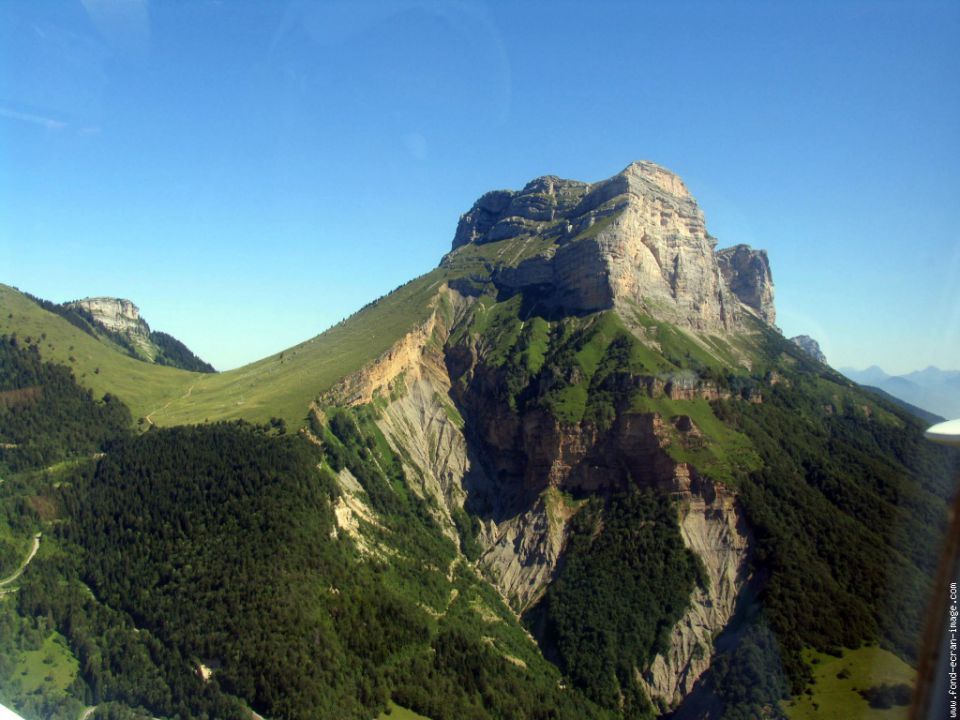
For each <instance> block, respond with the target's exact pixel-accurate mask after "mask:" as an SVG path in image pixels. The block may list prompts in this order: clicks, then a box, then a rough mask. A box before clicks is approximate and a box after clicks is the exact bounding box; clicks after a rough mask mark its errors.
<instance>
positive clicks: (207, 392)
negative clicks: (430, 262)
mask: <svg viewBox="0 0 960 720" xmlns="http://www.w3.org/2000/svg"><path fill="white" fill-rule="evenodd" d="M444 275H445V274H444V273H443V272H442V271H439V270H436V271H434V272H432V273H428V274H427V275H423V276H421V277H420V278H417V279H416V280H413V281H411V282H409V283H407V284H406V285H404V286H403V287H401V288H398V289H397V290H396V291H394V292H393V293H391V294H389V295H387V296H386V297H384V298H381V299H380V300H378V301H376V302H374V303H371V304H370V305H368V306H367V307H365V308H364V309H363V310H361V311H360V312H358V313H357V314H356V315H354V316H353V317H351V318H350V319H349V320H348V321H346V322H343V323H341V324H339V325H336V326H335V327H332V328H330V329H329V330H327V331H326V332H324V333H322V334H320V335H318V336H316V337H314V338H312V339H310V340H307V341H306V342H303V343H301V344H299V345H296V346H295V347H292V348H289V349H287V350H284V351H283V352H281V353H278V354H276V355H272V356H270V357H267V358H264V359H262V360H259V361H257V362H254V363H251V364H250V365H245V366H244V367H241V368H237V369H236V370H230V371H228V372H223V373H217V374H207V373H195V372H186V371H183V370H178V369H175V368H170V367H164V366H160V365H152V364H149V363H145V362H140V361H138V360H134V359H133V358H130V357H128V356H127V355H125V354H124V353H122V352H118V351H117V350H116V349H115V348H114V347H113V346H111V345H108V344H106V343H103V342H99V341H98V340H96V339H95V338H92V337H90V336H89V335H87V334H85V333H83V332H81V331H80V330H78V329H77V328H75V327H74V326H73V325H71V324H70V323H68V322H66V321H65V320H63V319H62V318H60V317H58V316H57V315H54V314H53V313H50V312H47V311H46V310H44V309H43V308H41V307H39V306H38V305H37V304H36V303H34V302H33V301H31V300H30V299H29V298H27V297H25V296H24V295H23V294H21V293H20V292H18V291H17V290H15V289H14V288H11V287H9V286H6V285H0V335H10V334H13V333H16V334H17V336H18V337H19V338H20V340H21V341H25V339H26V338H27V337H29V338H30V339H31V340H32V341H34V342H35V343H36V344H37V347H38V349H39V351H40V354H41V356H42V357H43V358H44V359H46V360H53V361H55V362H59V363H63V364H65V365H68V366H69V367H71V368H72V369H73V371H74V374H75V375H76V377H77V380H78V381H79V382H80V383H81V384H82V385H85V386H87V387H89V388H91V389H92V390H93V392H94V394H96V395H98V396H99V395H102V394H103V393H107V392H109V393H112V394H114V395H117V396H118V397H119V398H120V399H121V400H123V401H124V402H125V403H126V404H127V405H128V406H129V407H130V409H131V411H132V413H133V417H134V418H135V419H137V418H147V420H148V421H149V422H151V423H154V424H157V425H179V424H188V423H200V422H206V421H214V420H230V419H238V418H240V419H245V420H250V421H254V422H259V421H265V420H269V419H270V418H271V417H280V418H283V419H284V420H286V421H287V424H288V425H289V426H291V427H298V426H299V425H301V424H302V423H303V421H304V419H305V417H306V414H307V407H308V405H309V404H310V401H311V400H313V399H314V398H315V397H316V396H317V395H318V394H319V393H321V392H323V391H325V390H327V389H329V388H330V387H331V386H332V385H333V384H334V383H335V382H336V381H337V380H339V379H340V378H341V377H343V376H344V375H346V374H348V373H350V372H353V371H355V370H357V369H359V368H360V367H361V366H362V365H363V364H364V363H366V362H369V361H370V360H373V359H374V358H376V357H377V356H378V355H380V354H381V353H383V352H385V351H386V350H387V349H388V348H389V347H390V346H391V345H392V344H393V343H395V342H396V341H397V340H399V339H400V338H401V337H402V336H403V335H404V333H406V332H408V331H409V330H410V328H412V327H413V326H414V325H415V324H417V323H419V322H422V321H423V320H425V319H426V318H427V316H428V314H429V311H430V305H431V300H432V299H433V298H434V296H435V295H436V292H437V290H438V289H439V288H440V285H441V283H442V282H443V279H444Z"/></svg>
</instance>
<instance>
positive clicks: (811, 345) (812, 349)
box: [790, 335, 827, 365]
mask: <svg viewBox="0 0 960 720" xmlns="http://www.w3.org/2000/svg"><path fill="white" fill-rule="evenodd" d="M790 342H792V343H793V344H794V345H796V346H797V347H798V348H800V349H801V350H803V351H804V352H805V353H806V354H807V355H809V356H810V357H812V358H813V359H814V360H816V361H817V362H822V363H823V364H824V365H826V364H827V356H826V355H824V354H823V350H821V349H820V343H818V342H817V341H816V340H814V339H813V338H812V337H810V336H809V335H797V336H796V337H792V338H790Z"/></svg>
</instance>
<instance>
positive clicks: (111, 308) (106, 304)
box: [64, 297, 156, 360]
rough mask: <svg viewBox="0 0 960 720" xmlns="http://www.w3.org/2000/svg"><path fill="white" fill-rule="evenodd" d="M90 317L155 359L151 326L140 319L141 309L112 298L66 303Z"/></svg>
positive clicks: (143, 353) (122, 300) (148, 356)
mask: <svg viewBox="0 0 960 720" xmlns="http://www.w3.org/2000/svg"><path fill="white" fill-rule="evenodd" d="M64 305H65V306H66V307H69V308H78V309H80V310H82V311H84V312H86V313H88V314H89V315H90V317H92V318H93V320H94V322H96V323H97V324H99V325H101V326H102V327H103V328H105V329H106V330H108V331H110V332H112V333H116V334H117V335H119V336H121V337H123V338H126V339H127V341H129V342H130V343H131V344H132V345H133V346H134V347H135V348H136V350H137V351H138V352H139V353H140V354H142V355H143V356H145V357H147V358H149V359H151V360H152V359H153V357H154V355H156V348H155V347H154V344H153V343H152V342H151V340H150V326H149V325H147V322H146V321H145V320H144V319H143V318H142V317H140V308H138V307H137V306H136V305H134V304H133V303H132V302H130V301H129V300H124V299H123V298H112V297H95V298H84V299H83V300H74V301H73V302H68V303H64Z"/></svg>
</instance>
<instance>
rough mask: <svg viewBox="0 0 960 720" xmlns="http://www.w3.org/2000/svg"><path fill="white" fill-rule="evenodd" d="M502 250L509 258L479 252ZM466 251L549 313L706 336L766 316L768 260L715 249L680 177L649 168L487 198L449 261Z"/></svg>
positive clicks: (505, 287)
mask: <svg viewBox="0 0 960 720" xmlns="http://www.w3.org/2000/svg"><path fill="white" fill-rule="evenodd" d="M506 243H510V244H511V250H510V252H504V251H502V250H499V251H496V252H495V251H494V250H493V247H491V249H490V250H489V251H487V250H486V249H484V248H483V246H486V245H490V246H496V247H499V245H500V244H506ZM467 246H473V247H474V248H476V249H477V251H478V252H481V253H485V254H488V256H489V257H491V258H494V257H495V258H496V260H495V261H494V262H493V263H492V265H493V267H492V271H493V280H494V282H495V283H496V285H497V286H498V288H499V289H500V290H501V291H504V292H508V293H509V292H523V293H524V294H525V296H527V295H529V296H531V297H532V298H533V300H532V301H533V302H535V303H537V304H539V305H540V306H541V307H542V309H544V310H547V311H550V310H552V311H555V312H561V313H586V312H594V311H598V310H606V309H611V308H617V309H619V310H621V311H625V312H631V311H640V312H643V313H644V314H647V315H650V316H652V317H655V318H657V319H659V320H663V321H666V322H671V323H675V324H677V325H680V326H682V327H686V328H690V329H693V330H699V331H712V332H716V331H731V330H735V329H736V328H738V327H739V325H740V324H741V323H742V321H743V318H744V317H745V316H746V315H754V316H757V317H759V318H760V319H762V320H763V321H765V322H767V323H770V324H772V323H773V322H774V320H775V318H776V313H775V311H774V308H773V280H772V277H771V274H770V267H769V264H768V262H767V256H766V253H765V252H764V251H762V250H759V251H758V250H752V249H751V248H749V247H747V246H746V245H738V246H736V247H735V248H732V249H730V250H723V251H720V252H717V251H716V250H715V247H716V240H715V239H714V238H713V237H712V236H711V235H710V234H709V233H708V232H707V228H706V224H705V222H704V217H703V213H702V212H701V210H700V208H699V207H698V205H697V203H696V200H694V198H693V196H692V195H691V194H690V192H689V191H688V190H687V188H686V186H685V185H684V183H683V181H682V180H680V178H679V177H677V176H676V175H674V174H673V173H672V172H670V171H669V170H666V169H664V168H662V167H660V166H659V165H656V164H654V163H651V162H646V161H642V162H636V163H633V164H631V165H629V166H628V167H627V168H626V169H624V170H623V171H622V172H620V173H618V174H617V175H614V176H613V177H611V178H609V179H607V180H603V181H601V182H597V183H593V184H588V183H582V182H577V181H573V180H561V179H560V178H557V177H553V176H546V177H541V178H537V179H536V180H533V181H532V182H530V183H528V184H527V185H526V187H524V188H523V189H522V190H520V191H518V192H513V191H508V190H498V191H494V192H489V193H487V194H485V195H483V196H482V197H481V198H480V199H479V200H477V202H476V203H475V204H474V205H473V207H472V208H471V209H470V210H469V211H468V212H467V213H465V214H464V215H463V216H462V217H461V218H460V222H459V225H458V227H457V231H456V234H455V236H454V241H453V249H452V252H451V253H450V255H448V256H447V262H448V263H449V262H452V261H453V260H455V259H456V258H457V256H458V253H463V252H465V251H466V250H465V248H466V247H467Z"/></svg>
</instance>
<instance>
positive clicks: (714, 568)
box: [641, 480, 750, 709]
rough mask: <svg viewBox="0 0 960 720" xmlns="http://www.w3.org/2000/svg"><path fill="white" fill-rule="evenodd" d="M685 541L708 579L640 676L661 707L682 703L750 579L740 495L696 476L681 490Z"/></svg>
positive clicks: (701, 674) (678, 491) (707, 662)
mask: <svg viewBox="0 0 960 720" xmlns="http://www.w3.org/2000/svg"><path fill="white" fill-rule="evenodd" d="M677 497H678V498H679V502H680V532H681V534H682V536H683V541H684V543H685V544H686V546H687V547H688V548H690V549H691V550H692V551H693V552H694V553H696V554H697V556H698V557H699V558H700V559H701V560H702V561H703V567H704V569H705V570H706V573H707V577H708V578H709V583H708V585H707V588H706V589H703V588H699V587H698V588H696V589H695V590H694V594H693V597H691V599H690V607H689V608H688V609H687V611H686V613H684V615H683V617H682V618H680V620H679V621H678V622H677V624H676V625H674V627H673V630H672V632H671V637H670V650H669V651H668V652H667V653H665V654H662V655H657V657H656V658H654V661H653V663H651V665H650V667H649V669H648V670H647V671H646V672H645V673H643V674H642V675H641V678H642V682H643V684H644V686H645V688H646V690H647V694H648V695H650V697H651V698H652V699H653V700H655V701H656V702H657V703H658V705H659V706H660V707H661V708H662V709H670V708H674V707H676V706H677V705H679V703H680V701H681V700H683V698H684V697H686V696H687V695H688V694H689V693H690V692H691V691H692V690H693V687H694V685H695V684H696V682H697V680H698V679H700V677H702V676H703V674H704V673H705V672H706V671H707V670H708V669H709V667H710V661H711V655H712V652H713V640H714V638H715V637H716V636H717V634H719V632H720V631H721V630H722V629H723V628H725V627H726V626H727V623H729V622H730V620H731V619H732V618H733V614H734V611H735V610H736V606H737V600H738V598H739V597H740V592H741V591H742V590H743V589H744V587H745V586H746V584H747V581H748V579H749V577H748V573H749V564H748V561H749V551H750V542H749V535H748V532H747V529H746V524H745V522H744V519H743V515H742V513H741V511H740V508H739V506H738V505H737V502H736V497H735V495H734V494H733V493H731V492H730V491H729V490H728V489H726V488H724V487H723V486H721V485H717V484H715V483H711V482H709V481H706V482H704V481H702V480H697V481H695V482H693V483H689V484H686V487H684V486H683V484H681V485H680V486H678V488H677Z"/></svg>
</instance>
